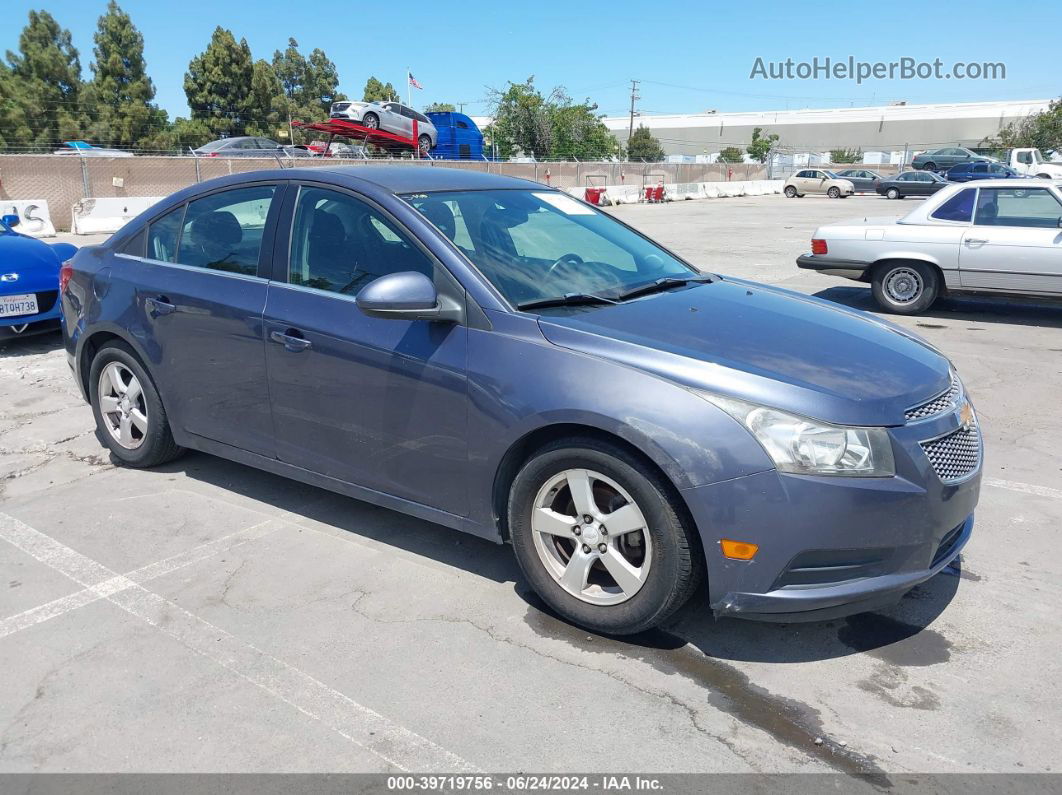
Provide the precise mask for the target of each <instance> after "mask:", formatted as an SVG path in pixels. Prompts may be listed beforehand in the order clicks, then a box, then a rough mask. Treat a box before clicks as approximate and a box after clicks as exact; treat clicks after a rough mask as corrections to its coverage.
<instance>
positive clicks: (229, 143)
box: [192, 135, 312, 157]
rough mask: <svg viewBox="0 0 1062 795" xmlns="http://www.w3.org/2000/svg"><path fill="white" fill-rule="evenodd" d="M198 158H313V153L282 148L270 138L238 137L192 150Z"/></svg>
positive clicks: (297, 148) (298, 149)
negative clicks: (278, 156)
mask: <svg viewBox="0 0 1062 795" xmlns="http://www.w3.org/2000/svg"><path fill="white" fill-rule="evenodd" d="M192 154H194V155H195V156H196V157H276V156H277V155H280V156H283V157H312V153H311V152H308V151H306V150H305V149H300V148H299V147H297V146H281V145H280V144H278V143H277V142H276V141H274V140H271V139H269V138H259V137H257V136H252V135H238V136H235V137H234V138H219V139H218V140H216V141H211V142H210V143H207V144H203V145H202V146H200V147H199V148H198V149H194V150H192Z"/></svg>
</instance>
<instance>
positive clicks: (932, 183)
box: [874, 171, 948, 199]
mask: <svg viewBox="0 0 1062 795" xmlns="http://www.w3.org/2000/svg"><path fill="white" fill-rule="evenodd" d="M947 185H948V181H947V180H946V179H944V177H942V176H940V174H937V173H935V172H933V171H905V172H903V173H902V174H898V175H896V176H895V177H889V178H888V179H883V180H880V181H879V182H878V184H877V186H876V187H875V188H874V190H876V191H877V192H878V193H880V194H881V195H882V196H885V197H887V198H890V199H902V198H904V197H906V196H931V195H932V194H934V193H936V192H937V191H938V190H940V189H941V188H945V187H947Z"/></svg>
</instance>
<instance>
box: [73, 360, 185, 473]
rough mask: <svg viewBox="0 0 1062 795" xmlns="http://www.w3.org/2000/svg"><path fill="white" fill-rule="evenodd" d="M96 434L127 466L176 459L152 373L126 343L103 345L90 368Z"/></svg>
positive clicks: (177, 451) (160, 462) (146, 465)
mask: <svg viewBox="0 0 1062 795" xmlns="http://www.w3.org/2000/svg"><path fill="white" fill-rule="evenodd" d="M89 391H90V397H91V400H92V414H93V416H94V417H95V419H96V438H97V439H99V440H100V443H101V444H103V445H104V446H105V447H107V448H108V449H109V450H110V451H111V453H112V454H113V455H114V456H115V458H118V459H119V460H120V461H121V462H122V463H124V464H125V465H126V466H131V467H152V466H157V465H159V464H164V463H166V462H167V461H172V460H173V459H174V458H177V456H179V455H180V454H181V453H182V452H183V448H181V447H179V446H178V445H177V443H176V442H174V441H173V435H172V434H171V433H170V425H169V420H168V419H167V417H166V410H165V409H164V408H163V406H162V400H161V399H160V398H159V393H158V391H157V390H156V389H155V384H154V383H153V382H152V380H151V377H150V376H149V375H148V373H147V371H146V370H145V369H144V367H143V365H141V364H140V361H139V359H137V357H136V355H135V354H134V353H133V351H132V349H131V348H129V347H128V346H127V345H125V344H123V343H119V342H114V343H111V344H109V345H106V346H104V347H103V348H101V349H100V350H99V352H98V353H97V354H96V357H95V358H94V359H93V360H92V366H91V368H90V369H89Z"/></svg>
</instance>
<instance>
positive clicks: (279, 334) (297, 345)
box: [269, 328, 311, 353]
mask: <svg viewBox="0 0 1062 795" xmlns="http://www.w3.org/2000/svg"><path fill="white" fill-rule="evenodd" d="M269 339H271V340H272V341H273V342H276V343H278V344H280V345H283V346H284V347H285V348H286V349H287V350H289V351H291V352H292V353H298V352H299V351H304V350H306V349H307V348H309V347H311V343H310V341H309V340H308V339H306V338H305V337H303V336H302V335H301V334H300V333H299V332H298V331H297V330H295V329H293V328H289V329H288V330H287V331H286V332H285V331H271V332H269Z"/></svg>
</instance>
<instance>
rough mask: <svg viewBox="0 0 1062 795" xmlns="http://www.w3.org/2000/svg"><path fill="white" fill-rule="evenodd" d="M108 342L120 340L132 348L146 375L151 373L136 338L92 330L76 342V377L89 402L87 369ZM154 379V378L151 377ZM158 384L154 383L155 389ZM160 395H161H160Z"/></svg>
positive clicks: (102, 330)
mask: <svg viewBox="0 0 1062 795" xmlns="http://www.w3.org/2000/svg"><path fill="white" fill-rule="evenodd" d="M108 342H121V343H123V344H125V345H127V346H128V347H129V348H130V349H132V351H133V354H134V355H135V356H136V357H137V359H139V360H140V364H141V366H142V367H143V368H144V369H145V370H147V371H148V375H151V370H150V368H149V367H148V362H149V359H148V357H147V356H146V355H145V352H144V350H143V348H141V346H140V345H138V344H137V342H136V340H134V339H132V338H131V337H129V336H127V335H126V334H123V333H120V332H119V331H118V330H112V329H100V330H98V331H94V332H92V333H91V334H89V335H88V336H86V337H83V338H82V339H81V340H80V341H79V344H78V353H77V359H76V361H77V377H78V380H79V382H80V384H79V385H80V386H81V388H82V394H84V395H85V397H86V399H87V400H88V401H89V402H91V401H92V398H91V395H92V392H91V391H90V384H89V370H90V369H91V368H92V360H93V359H95V358H96V353H97V352H99V350H100V349H101V348H103V347H104V346H105V345H106V344H107V343H108ZM152 380H154V378H152ZM157 388H158V385H157V384H156V389H157ZM160 397H161V395H160Z"/></svg>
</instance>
